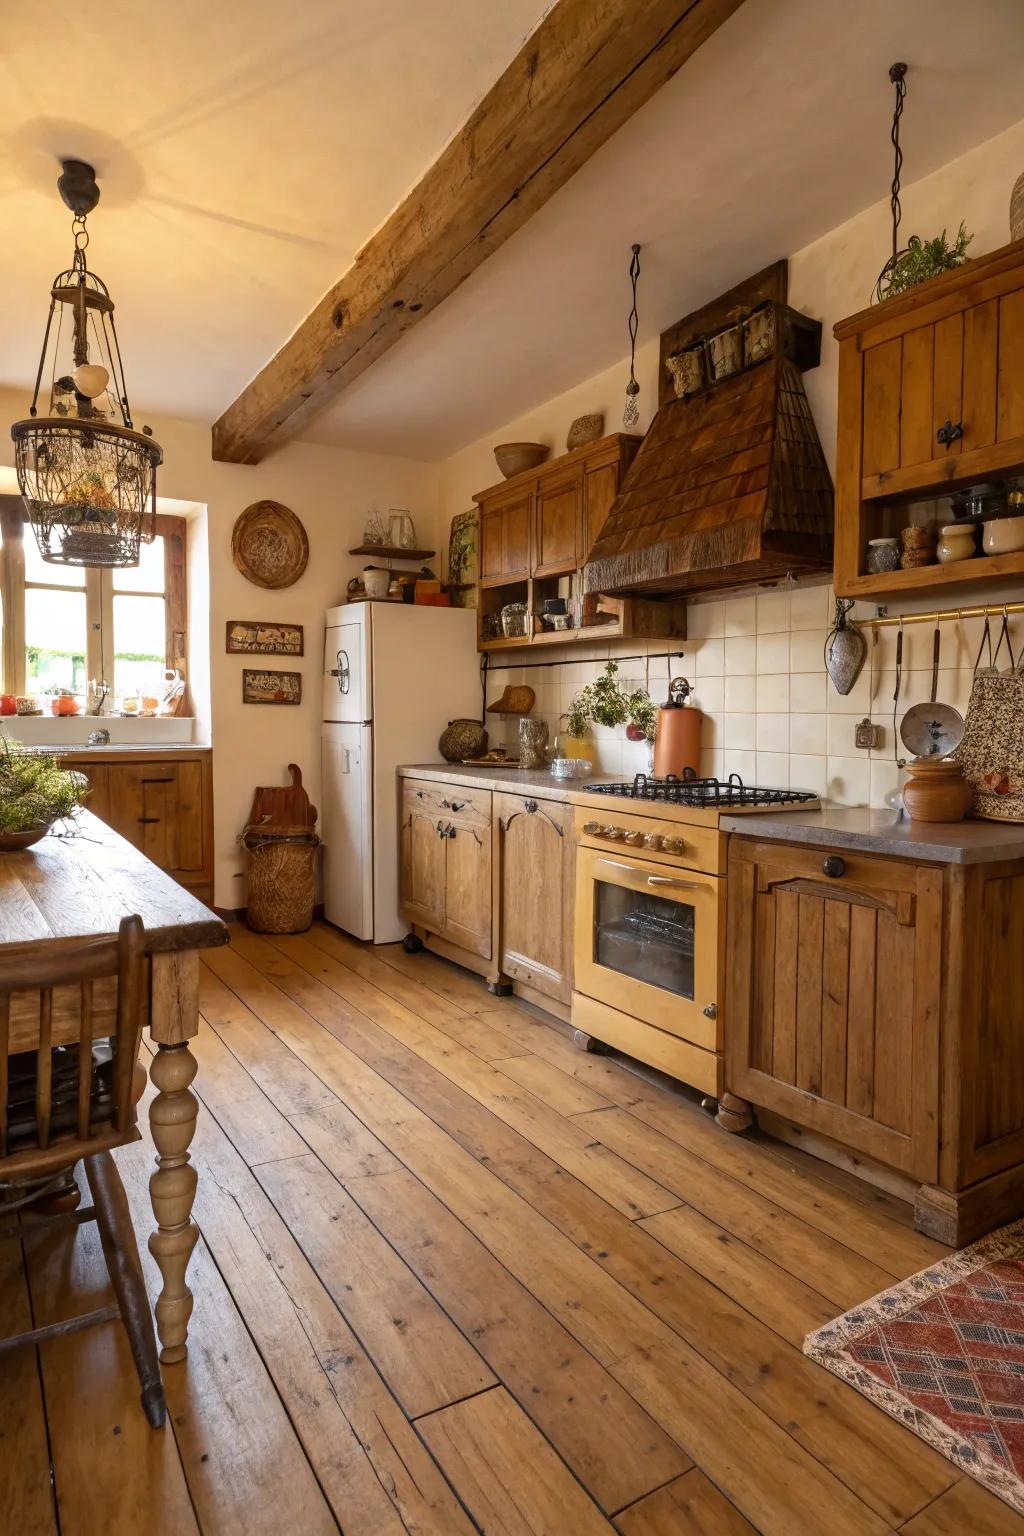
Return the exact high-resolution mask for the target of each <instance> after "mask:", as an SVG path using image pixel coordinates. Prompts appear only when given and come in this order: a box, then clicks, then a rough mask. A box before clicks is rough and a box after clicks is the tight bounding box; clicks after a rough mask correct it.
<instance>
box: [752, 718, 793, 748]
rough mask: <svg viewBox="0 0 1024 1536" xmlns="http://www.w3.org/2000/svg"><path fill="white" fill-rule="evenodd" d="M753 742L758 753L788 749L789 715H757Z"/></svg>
mask: <svg viewBox="0 0 1024 1536" xmlns="http://www.w3.org/2000/svg"><path fill="white" fill-rule="evenodd" d="M755 742H756V745H757V750H758V754H760V753H762V752H788V751H789V715H788V714H785V715H762V714H758V715H757V730H756V733H755Z"/></svg>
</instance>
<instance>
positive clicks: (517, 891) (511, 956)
mask: <svg viewBox="0 0 1024 1536" xmlns="http://www.w3.org/2000/svg"><path fill="white" fill-rule="evenodd" d="M494 817H495V826H496V829H497V838H498V858H499V867H500V876H499V892H500V907H501V916H500V924H499V932H500V935H501V970H502V973H503V975H505V976H508V977H509V978H510V979H511V980H512V981H514V982H518V983H520V984H521V985H522V986H524V987H528V988H530V989H531V990H532V991H534V992H538V993H540V994H541V995H542V996H543V997H544V998H550V999H553V1000H554V1001H555V1002H557V1003H561V1004H564V1005H568V1003H569V1001H570V999H571V996H572V945H573V922H572V914H573V885H574V875H575V863H576V860H575V844H574V841H573V819H572V807H571V806H570V805H566V804H564V803H560V802H558V801H555V800H543V799H541V800H538V799H536V798H535V797H533V796H529V795H510V794H496V795H495V797H494Z"/></svg>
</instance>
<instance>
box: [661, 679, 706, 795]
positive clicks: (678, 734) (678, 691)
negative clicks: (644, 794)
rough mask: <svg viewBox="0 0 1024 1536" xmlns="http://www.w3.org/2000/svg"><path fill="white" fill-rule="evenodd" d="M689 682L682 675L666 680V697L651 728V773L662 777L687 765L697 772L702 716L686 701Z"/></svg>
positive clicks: (681, 774) (682, 769) (680, 772)
mask: <svg viewBox="0 0 1024 1536" xmlns="http://www.w3.org/2000/svg"><path fill="white" fill-rule="evenodd" d="M689 695H690V685H689V683H688V682H687V681H686V678H685V677H674V678H673V679H672V681H671V683H669V687H668V698H667V699H666V701H665V703H664V704H663V705H662V706H661V708H660V709H659V710H658V721H657V725H656V726H655V730H654V773H655V777H656V778H659V779H663V778H665V777H666V775H668V774H670V773H674V774H676V775H678V777H679V778H682V777H683V774H684V772H685V770H686V769H687V768H689V769H691V770H692V772H693V773H695V774H698V775H699V774H700V732H701V725H702V723H703V720H704V715H703V713H702V711H701V710H699V709H696V708H694V707H693V706H692V705H690V704H687V702H686V701H687V699H688V698H689Z"/></svg>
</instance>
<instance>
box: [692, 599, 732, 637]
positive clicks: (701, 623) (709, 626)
mask: <svg viewBox="0 0 1024 1536" xmlns="http://www.w3.org/2000/svg"><path fill="white" fill-rule="evenodd" d="M686 633H687V635H688V636H689V638H690V639H691V640H707V639H708V638H710V637H711V636H715V635H724V634H725V604H724V603H723V602H712V603H688V604H687V607H686Z"/></svg>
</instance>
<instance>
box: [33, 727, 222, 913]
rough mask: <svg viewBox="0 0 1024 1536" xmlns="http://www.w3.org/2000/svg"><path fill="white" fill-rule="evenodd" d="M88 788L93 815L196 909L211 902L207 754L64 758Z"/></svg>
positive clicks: (180, 751) (83, 754)
mask: <svg viewBox="0 0 1024 1536" xmlns="http://www.w3.org/2000/svg"><path fill="white" fill-rule="evenodd" d="M61 766H62V767H64V768H74V769H75V770H76V771H77V772H79V773H82V774H84V775H85V777H86V778H87V779H88V780H89V784H90V795H89V799H88V801H87V805H88V808H89V810H90V811H92V812H93V814H94V815H96V816H98V817H99V818H100V820H101V821H105V822H106V823H107V825H108V826H110V827H113V829H114V831H115V832H119V833H120V835H121V836H122V837H123V838H125V839H126V841H127V842H129V843H131V844H132V846H133V847H135V848H138V849H139V851H140V853H144V854H145V855H146V857H147V858H148V859H152V861H153V863H154V864H157V865H159V867H160V868H161V869H164V870H166V871H167V873H168V874H169V875H173V877H174V878H175V879H176V880H177V881H178V882H179V884H181V885H183V886H185V887H186V888H187V889H188V890H190V891H192V892H193V893H194V894H195V895H196V896H198V897H199V899H200V900H202V901H212V900H213V776H212V755H211V753H210V750H209V748H201V747H197V748H194V749H178V750H176V751H174V752H173V753H172V752H167V751H164V752H161V751H160V749H159V748H153V749H152V751H148V750H147V751H136V750H133V751H131V752H128V751H125V752H122V753H118V751H117V749H116V748H111V749H110V750H109V751H105V752H104V754H103V757H102V759H97V757H96V754H95V753H88V752H81V753H68V754H67V755H66V756H64V757H62V758H61Z"/></svg>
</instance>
